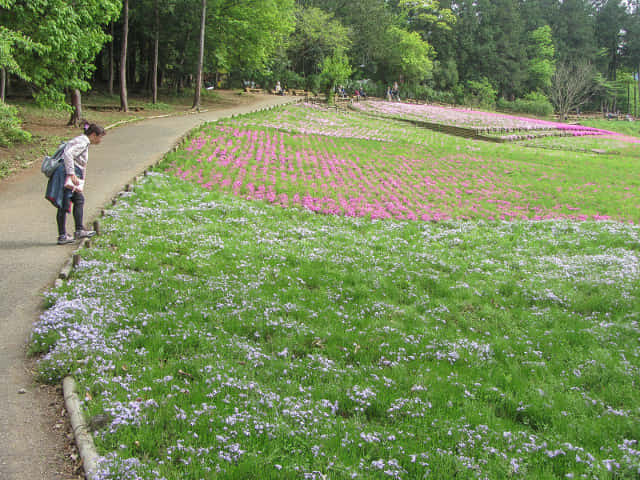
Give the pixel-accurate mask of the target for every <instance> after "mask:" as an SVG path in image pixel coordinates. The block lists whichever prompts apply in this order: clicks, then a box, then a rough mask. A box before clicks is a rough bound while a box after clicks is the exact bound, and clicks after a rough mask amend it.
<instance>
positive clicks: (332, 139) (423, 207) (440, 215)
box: [170, 106, 640, 222]
mask: <svg viewBox="0 0 640 480" xmlns="http://www.w3.org/2000/svg"><path fill="white" fill-rule="evenodd" d="M329 115H330V114H329V113H328V112H326V111H325V112H318V111H317V109H315V108H310V107H307V106H295V107H289V108H288V109H286V110H285V111H283V112H277V113H269V114H266V115H265V114H263V115H257V116H253V117H249V118H248V119H245V120H241V121H236V122H235V123H234V122H229V123H227V124H219V125H211V126H209V127H206V128H205V129H203V130H201V131H200V132H199V133H198V134H196V135H194V137H193V138H192V140H191V142H190V144H189V145H188V146H187V147H186V148H185V150H184V151H181V152H179V153H177V154H175V155H173V156H171V157H170V159H171V160H172V163H171V170H172V172H173V173H174V175H176V176H177V177H179V178H182V179H184V180H189V181H193V182H196V183H198V184H200V185H201V186H202V187H203V188H205V189H209V190H212V189H222V190H223V191H226V192H229V193H232V194H233V195H236V196H240V197H242V198H247V199H254V200H266V201H268V202H270V203H275V204H278V205H281V206H283V207H292V206H298V207H303V208H307V209H309V210H312V211H315V212H320V213H325V214H338V215H347V216H358V217H367V218H395V219H400V220H404V219H408V220H421V221H431V220H447V219H452V218H462V219H480V218H482V219H487V220H504V219H529V220H542V219H552V218H568V219H574V220H587V219H591V220H607V219H616V220H622V221H633V222H637V221H638V220H639V219H640V214H639V211H640V210H639V206H640V205H639V204H638V190H639V188H640V184H639V182H638V175H637V174H638V173H640V167H639V166H638V165H637V164H636V165H632V166H630V168H631V170H630V172H629V173H632V172H635V173H636V175H633V174H631V175H627V174H622V173H621V172H622V171H623V170H624V169H625V168H626V162H624V163H623V164H620V163H619V162H616V161H615V160H613V161H608V162H602V161H601V157H597V158H596V157H595V156H592V157H588V156H584V157H581V158H579V159H577V160H576V159H575V156H574V158H571V157H569V156H567V155H562V154H557V155H554V156H555V157H557V158H556V160H557V161H551V162H549V161H548V160H549V159H547V158H544V159H542V161H541V159H540V158H539V154H538V153H537V152H528V151H525V149H522V148H519V147H518V148H505V147H496V146H491V145H486V144H484V145H483V144H482V142H475V143H474V142H468V141H464V140H458V139H454V140H453V141H452V140H451V139H450V138H451V137H447V136H444V135H440V134H437V133H434V132H429V131H427V130H422V129H417V128H412V127H406V126H404V127H403V126H398V125H396V126H393V128H391V127H390V128H387V129H386V131H385V129H384V122H382V121H375V122H373V123H370V122H368V121H367V119H366V118H363V117H358V116H357V115H355V114H352V115H348V116H342V117H340V116H336V115H333V118H331V117H330V116H329ZM296 121H297V124H296ZM347 124H348V125H349V126H348V127H345V126H346V125H347ZM265 125H266V126H268V127H270V128H265ZM296 126H297V127H298V130H295V127H296ZM301 132H304V133H301ZM403 135H404V137H405V138H402V137H403ZM417 137H419V138H420V142H421V143H417V142H415V141H413V139H414V138H417ZM372 139H373V140H382V141H372ZM576 171H581V173H580V174H576Z"/></svg>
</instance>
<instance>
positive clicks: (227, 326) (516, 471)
mask: <svg viewBox="0 0 640 480" xmlns="http://www.w3.org/2000/svg"><path fill="white" fill-rule="evenodd" d="M277 114H278V113H275V114H272V115H277ZM268 115H269V114H260V115H257V116H251V117H242V118H240V119H235V120H233V121H230V123H229V125H235V124H236V123H234V122H249V123H252V122H261V121H262V120H268V119H269V118H270V117H269V116H268ZM322 115H324V114H322ZM351 118H354V117H351ZM360 121H361V120H360V119H356V118H354V119H353V122H354V124H357V123H358V122H360ZM247 126H248V125H247ZM361 126H362V127H363V128H364V127H366V125H364V124H362V125H361ZM272 128H273V127H272ZM369 128H377V127H376V125H374V124H372V125H369ZM198 135H200V134H199V133H197V134H196V135H195V137H194V138H197V137H198ZM429 135H431V134H429ZM433 135H434V136H430V137H428V139H429V141H428V142H426V143H427V144H428V145H429V148H431V149H432V152H433V153H434V154H437V155H443V156H444V155H446V154H448V153H449V152H450V151H457V147H458V146H460V147H461V148H467V147H469V148H472V149H473V150H471V151H472V152H473V155H477V156H479V157H480V156H481V157H484V156H486V157H487V158H490V157H489V156H490V155H492V154H493V155H496V158H501V159H503V158H505V157H506V159H507V160H509V161H511V162H517V161H521V160H523V159H526V160H527V162H533V161H534V160H535V159H534V158H533V153H532V151H531V149H527V148H523V147H519V146H515V145H513V146H509V147H508V148H507V149H504V150H500V149H499V148H498V146H496V145H483V144H479V143H478V142H473V143H465V141H464V140H461V139H455V138H450V137H444V136H438V135H437V134H433ZM405 137H406V138H408V139H411V138H414V137H415V138H422V140H424V137H421V136H420V133H419V132H417V131H413V130H412V131H407V132H406V135H405ZM401 141H404V140H403V139H397V140H396V141H395V142H391V143H388V144H385V145H387V147H388V148H390V149H392V148H405V147H403V146H402V145H404V144H402V143H401ZM335 142H336V144H337V145H339V146H342V147H349V148H355V146H356V144H358V145H360V143H359V142H361V143H362V144H364V142H366V140H363V139H356V140H349V139H339V138H338V139H335ZM341 142H342V143H341ZM187 145H189V143H188V142H187ZM398 145H400V146H399V147H398ZM363 148H364V147H363ZM370 148H371V151H373V150H374V146H371V147H370ZM543 152H546V151H543ZM498 154H499V156H498ZM560 154H561V155H562V156H564V155H566V158H575V161H576V163H575V165H579V163H578V162H579V161H580V160H583V161H588V162H592V163H594V164H595V163H596V161H597V160H596V159H603V160H602V161H605V162H608V161H610V159H609V158H608V157H604V156H603V157H594V158H593V159H592V158H591V157H590V156H586V155H583V156H580V154H579V153H576V152H566V153H565V152H560ZM537 155H538V156H539V157H540V156H541V154H540V152H538V153H537ZM545 155H546V154H545ZM560 158H565V157H560ZM175 161H176V157H175V156H172V157H170V158H169V159H168V160H167V162H166V163H165V165H164V167H163V168H166V167H167V166H168V165H169V164H170V163H171V162H175ZM538 161H540V162H542V164H543V165H552V163H553V158H548V157H545V158H544V159H543V158H539V159H538ZM576 168H577V167H576ZM624 168H632V167H625V166H624V165H623V164H621V165H620V169H621V171H623V170H624ZM636 198H637V197H636ZM102 230H103V233H102V234H101V235H100V236H99V237H96V239H95V241H93V242H92V247H91V248H90V249H87V250H84V251H83V252H82V257H83V260H82V262H81V263H80V266H79V268H78V269H77V270H75V271H74V272H73V275H72V278H71V279H70V281H69V282H67V283H66V284H65V285H64V286H63V287H61V288H60V289H57V290H54V291H51V292H49V293H48V294H47V302H48V303H49V304H51V305H52V307H51V308H50V309H48V310H47V311H46V312H45V313H44V314H43V316H42V318H41V320H40V322H39V324H38V325H37V326H36V328H35V329H34V334H33V339H32V350H33V351H34V352H42V353H44V354H45V355H44V356H43V357H42V359H41V361H40V376H41V378H42V379H43V381H48V382H59V380H60V378H61V377H62V376H64V375H66V374H73V375H74V376H75V377H76V379H77V380H78V381H79V384H80V385H81V389H82V397H83V398H84V400H85V409H86V413H87V415H88V417H90V418H93V417H95V416H96V415H99V414H107V415H108V417H109V421H108V422H107V424H106V425H105V426H101V427H97V428H96V431H95V441H96V444H97V447H98V450H99V452H100V454H101V455H103V456H104V458H103V463H102V467H101V469H102V473H103V474H104V476H103V478H113V479H125V478H127V479H129V478H138V477H139V478H145V479H146V478H149V479H159V478H164V479H167V480H169V479H172V480H173V479H200V478H225V479H227V478H229V479H235V478H237V479H250V478H255V479H270V478H272V479H286V478H292V479H294V478H295V479H298V478H315V479H321V478H332V479H342V478H345V479H346V478H366V479H378V478H380V479H383V478H403V479H414V478H491V479H501V478H536V479H538V478H549V479H552V478H554V479H555V478H558V479H560V478H580V477H582V476H585V477H586V478H604V479H606V478H611V479H614V478H616V479H617V478H629V479H631V478H637V476H638V472H639V469H640V453H639V448H638V444H637V440H638V438H640V422H639V420H640V418H639V417H640V391H639V387H638V374H639V373H640V358H639V355H638V352H639V350H638V347H639V344H638V339H639V338H640V335H639V334H640V327H639V323H638V322H639V321H640V313H639V312H640V270H639V269H638V265H639V264H640V228H638V226H637V225H632V224H625V223H619V222H570V221H566V220H554V221H541V222H520V221H517V222H487V221H485V220H482V219H477V220H475V221H458V220H452V221H446V222H438V223H432V222H406V221H404V222H401V221H394V220H384V221H382V220H370V219H366V218H351V217H344V216H331V215H322V214H315V213H312V212H309V211H306V210H303V209H299V208H288V209H284V208H281V207H279V206H275V205H272V204H268V203H264V202H260V201H247V200H245V199H242V198H238V197H234V196H231V195H228V194H226V193H225V192H223V191H220V190H217V189H214V190H213V191H208V190H206V189H203V188H202V187H201V185H198V184H196V183H191V182H185V181H183V180H180V179H178V178H175V177H174V176H173V175H168V174H166V173H154V174H152V175H151V176H149V177H147V178H146V179H145V180H144V181H143V182H142V183H141V184H139V185H137V186H136V188H135V189H134V192H132V193H131V194H128V195H127V196H124V197H122V198H121V200H120V201H119V203H118V205H117V206H116V207H114V208H112V209H111V210H108V211H107V215H106V217H105V218H104V219H103V221H102Z"/></svg>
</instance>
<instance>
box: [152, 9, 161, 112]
mask: <svg viewBox="0 0 640 480" xmlns="http://www.w3.org/2000/svg"><path fill="white" fill-rule="evenodd" d="M153 7H154V8H153V12H154V19H155V25H154V32H153V73H152V79H151V92H152V97H153V98H152V102H153V104H154V105H155V104H156V103H158V53H159V50H160V6H159V5H158V0H155V1H154V3H153Z"/></svg>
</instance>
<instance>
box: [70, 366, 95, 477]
mask: <svg viewBox="0 0 640 480" xmlns="http://www.w3.org/2000/svg"><path fill="white" fill-rule="evenodd" d="M62 391H63V394H64V405H65V407H66V409H67V412H68V414H69V419H70V420H71V428H72V429H73V436H74V438H75V440H76V445H77V447H78V451H79V452H80V457H81V458H82V466H83V468H84V473H85V478H86V479H87V480H94V479H95V478H96V475H97V473H98V458H99V456H98V452H97V451H96V447H95V445H94V444H93V438H92V437H91V434H90V433H89V431H88V429H87V424H86V422H85V420H84V415H83V414H82V407H81V406H80V399H79V398H78V394H77V393H76V381H75V380H74V379H73V377H65V378H64V380H63V381H62Z"/></svg>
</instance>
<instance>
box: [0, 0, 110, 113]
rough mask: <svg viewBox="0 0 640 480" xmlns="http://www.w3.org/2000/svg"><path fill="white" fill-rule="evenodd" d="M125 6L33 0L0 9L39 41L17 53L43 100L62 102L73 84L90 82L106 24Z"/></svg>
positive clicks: (3, 17) (3, 19) (4, 19)
mask: <svg viewBox="0 0 640 480" xmlns="http://www.w3.org/2000/svg"><path fill="white" fill-rule="evenodd" d="M121 6H122V3H121V1H120V0H105V1H101V2H95V1H87V2H74V3H71V2H68V1H65V0H31V1H29V2H19V3H16V4H15V5H13V6H12V8H11V11H10V12H9V11H6V12H0V23H2V24H3V25H7V26H8V28H14V29H15V30H19V31H20V32H21V33H22V34H23V35H24V36H25V37H28V38H29V39H30V41H31V42H33V45H38V46H39V48H37V49H36V48H32V49H26V50H24V49H23V51H22V52H21V55H20V57H17V56H15V57H14V58H15V59H16V61H17V62H18V63H19V66H20V68H21V70H22V72H24V74H25V75H26V76H27V77H29V78H30V79H31V82H32V83H33V85H34V86H35V88H36V98H37V99H38V100H39V101H40V102H41V103H43V104H47V105H60V104H61V103H62V102H63V101H64V93H65V92H66V91H67V90H68V89H76V88H77V89H80V90H87V89H88V88H89V86H90V85H89V83H88V79H89V77H90V75H91V73H92V71H93V70H94V69H95V66H94V63H93V62H94V60H95V57H96V55H97V53H98V52H99V51H100V49H101V48H102V45H103V44H104V43H105V42H106V41H107V39H108V36H107V35H106V34H105V33H104V31H103V26H104V25H106V24H107V23H108V22H109V21H110V20H111V19H113V18H115V17H116V16H117V15H118V13H119V11H120V8H121ZM40 46H42V47H41V48H40Z"/></svg>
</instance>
